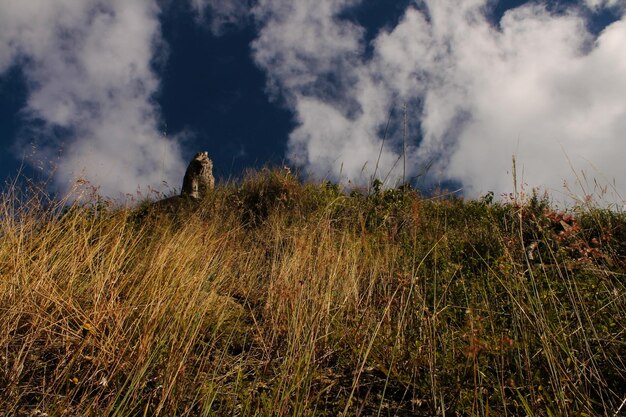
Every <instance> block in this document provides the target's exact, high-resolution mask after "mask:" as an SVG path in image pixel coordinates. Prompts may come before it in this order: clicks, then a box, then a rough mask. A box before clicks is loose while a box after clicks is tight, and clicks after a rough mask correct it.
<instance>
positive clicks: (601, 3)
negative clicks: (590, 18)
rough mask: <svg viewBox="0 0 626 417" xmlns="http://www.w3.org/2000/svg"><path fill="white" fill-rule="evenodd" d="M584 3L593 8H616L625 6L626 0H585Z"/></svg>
mask: <svg viewBox="0 0 626 417" xmlns="http://www.w3.org/2000/svg"><path fill="white" fill-rule="evenodd" d="M583 1H584V3H585V4H586V5H587V6H588V7H589V8H591V9H595V10H598V9H602V8H610V7H615V8H618V7H620V8H625V7H626V3H624V0H583Z"/></svg>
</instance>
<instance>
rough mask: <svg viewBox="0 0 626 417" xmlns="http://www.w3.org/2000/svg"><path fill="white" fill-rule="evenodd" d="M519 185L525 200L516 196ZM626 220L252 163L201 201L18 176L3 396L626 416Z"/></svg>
mask: <svg viewBox="0 0 626 417" xmlns="http://www.w3.org/2000/svg"><path fill="white" fill-rule="evenodd" d="M520 200H523V201H520ZM625 271H626V216H625V215H624V214H623V213H618V212H615V211H609V210H604V209H600V208H585V209H582V208H573V209H571V210H569V211H568V212H565V213H563V212H557V211H555V210H554V209H553V208H551V206H550V204H549V203H548V202H547V201H546V200H545V199H542V198H538V197H537V196H531V197H530V198H528V199H519V198H518V199H517V201H516V200H513V201H510V202H506V203H498V202H493V201H492V195H487V196H485V198H483V199H482V200H480V201H466V200H463V199H460V198H456V197H450V196H448V197H438V198H423V197H421V196H420V195H419V194H418V193H416V192H415V191H412V190H410V189H409V188H408V187H404V188H402V189H391V190H383V189H381V188H380V184H378V183H375V184H374V186H373V188H372V190H371V191H370V192H369V193H367V192H358V191H354V192H352V193H351V194H349V195H346V194H344V193H342V192H341V191H340V189H339V187H338V186H336V185H334V184H329V183H323V184H302V183H301V182H300V181H298V180H297V178H295V177H294V176H293V175H292V174H290V173H289V171H288V170H265V171H262V172H258V173H251V174H249V175H248V176H247V177H246V178H244V179H243V180H242V181H241V183H239V184H228V185H222V186H218V188H217V189H216V190H215V191H214V192H213V193H212V194H211V195H210V196H209V197H208V198H207V199H206V200H205V201H203V202H202V204H201V205H200V208H199V209H198V210H196V211H190V210H189V209H185V210H182V209H181V210H179V211H178V212H173V213H168V212H164V211H161V212H159V210H155V209H154V208H151V207H150V206H149V205H147V204H144V205H143V206H142V207H141V208H137V209H128V208H114V207H111V206H110V205H109V204H107V202H106V201H105V200H102V199H98V198H96V199H92V200H90V202H89V203H82V204H78V203H75V204H72V205H67V204H66V203H64V202H59V203H54V202H49V201H47V200H45V198H44V195H43V194H41V193H37V192H32V191H31V192H26V193H25V194H21V195H17V194H16V191H15V189H11V190H8V191H7V192H5V193H4V194H3V196H2V201H1V203H0V314H1V316H2V320H0V410H2V412H4V414H6V415H29V416H44V415H48V416H60V415H84V416H159V415H160V416H197V415H198V416H227V415H238V416H252V415H258V416H338V415H344V416H412V415H417V416H419V415H424V416H432V415H463V416H465V415H481V416H488V415H490V416H495V415H498V416H507V415H508V416H521V415H528V416H555V415H576V416H592V415H594V416H595V415H610V416H612V415H618V414H620V413H623V412H624V410H625V409H626V406H625V405H624V402H625V400H626V337H625V336H626V321H625V320H624V318H625V317H626V298H625V296H626V286H625V283H626V281H625V279H624V278H625Z"/></svg>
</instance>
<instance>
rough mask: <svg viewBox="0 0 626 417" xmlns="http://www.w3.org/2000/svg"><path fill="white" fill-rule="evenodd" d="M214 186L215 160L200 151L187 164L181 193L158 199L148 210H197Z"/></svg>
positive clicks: (161, 211) (165, 211)
mask: <svg viewBox="0 0 626 417" xmlns="http://www.w3.org/2000/svg"><path fill="white" fill-rule="evenodd" d="M214 187H215V179H214V178H213V162H212V161H211V160H210V159H209V154H208V153H207V152H198V153H196V155H195V156H194V157H193V159H192V160H191V162H190V163H189V166H187V171H186V172H185V177H184V178H183V188H182V190H181V192H180V195H175V196H172V197H168V198H164V199H162V200H159V201H156V202H154V203H152V204H151V205H150V206H149V208H148V211H150V212H156V213H171V214H176V213H181V212H187V211H189V210H192V211H193V210H196V209H197V208H198V207H199V202H200V200H202V199H203V198H204V197H206V196H207V195H208V193H209V192H210V191H211V190H212V189H213V188H214Z"/></svg>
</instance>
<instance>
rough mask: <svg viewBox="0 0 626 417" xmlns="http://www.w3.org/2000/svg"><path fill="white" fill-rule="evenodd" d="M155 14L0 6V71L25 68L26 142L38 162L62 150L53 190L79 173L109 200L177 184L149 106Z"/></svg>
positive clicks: (147, 6)
mask: <svg viewBox="0 0 626 417" xmlns="http://www.w3.org/2000/svg"><path fill="white" fill-rule="evenodd" d="M158 13H159V9H158V6H157V5H156V2H154V1H140V2H135V1H125V0H107V1H99V0H56V1H47V0H30V1H8V0H1V1H0V74H1V73H2V72H4V71H6V70H7V69H8V68H9V67H11V66H12V65H20V66H21V68H22V71H23V73H24V76H25V78H26V81H27V84H28V88H29V95H28V101H27V104H26V107H25V108H24V109H23V115H24V117H26V118H27V119H28V120H30V122H31V126H32V129H30V131H29V132H27V135H28V136H27V137H25V138H24V139H25V140H27V141H31V140H34V141H35V142H37V143H38V148H37V149H38V153H37V154H36V155H35V157H36V158H38V159H42V160H49V159H56V158H55V157H54V155H55V154H56V153H57V152H58V149H59V148H62V149H61V153H60V155H61V156H60V160H59V161H58V166H57V168H56V172H55V177H54V181H55V184H56V186H57V187H58V188H59V189H61V190H67V189H68V187H69V186H70V185H71V184H72V182H73V181H74V180H75V179H76V178H78V177H80V178H83V179H86V180H88V181H90V182H92V183H93V184H95V185H98V186H100V190H101V192H102V193H103V194H105V195H111V196H117V195H118V194H119V193H120V192H121V193H133V192H135V191H136V190H137V188H138V187H141V188H142V189H143V190H144V191H146V189H147V188H148V187H153V188H157V189H162V188H163V187H162V185H163V184H162V182H163V181H166V182H168V183H169V186H170V187H177V186H178V185H179V184H178V181H179V180H180V177H181V173H182V172H184V164H183V161H182V158H181V153H180V149H179V148H178V146H177V144H176V143H175V142H173V141H171V140H169V139H166V138H165V137H164V136H163V135H162V133H161V132H160V131H159V129H158V119H159V114H158V110H157V109H156V108H155V105H154V104H153V101H152V96H153V94H154V93H155V92H156V91H157V88H158V85H159V81H158V79H157V77H156V76H155V74H154V72H153V69H152V68H151V62H152V60H153V59H154V58H155V57H154V53H155V50H156V47H157V46H158V44H159V42H160V41H161V38H160V27H159V20H158ZM35 126H36V127H35Z"/></svg>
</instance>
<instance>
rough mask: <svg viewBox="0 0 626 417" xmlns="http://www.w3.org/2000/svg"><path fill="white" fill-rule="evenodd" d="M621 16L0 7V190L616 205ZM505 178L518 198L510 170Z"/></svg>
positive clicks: (278, 7)
mask: <svg viewBox="0 0 626 417" xmlns="http://www.w3.org/2000/svg"><path fill="white" fill-rule="evenodd" d="M625 97H626V0H552V1H540V0H536V1H523V0H502V1H498V0H463V1H458V0H396V1H389V0H315V1H313V0H310V1H309V0H296V1H294V0H231V1H228V2H224V1H221V0H178V1H175V0H144V1H139V2H135V1H133V2H129V1H126V0H106V1H105V0H56V1H54V2H51V1H48V0H24V1H19V2H17V1H13V0H0V145H1V148H0V149H1V152H0V177H2V178H5V181H9V180H10V179H12V178H14V177H15V176H16V175H17V173H18V172H22V173H23V175H25V176H28V177H33V178H39V179H47V180H49V184H50V185H49V187H50V188H51V189H52V190H53V191H56V192H59V193H64V192H67V191H68V190H70V189H71V188H72V186H73V184H75V183H76V181H77V180H86V181H88V182H89V183H90V184H93V185H95V186H97V187H98V189H99V191H100V193H102V194H103V195H107V196H110V197H119V196H123V195H127V194H131V195H132V194H135V193H137V192H140V193H143V194H147V193H149V192H151V190H158V191H162V192H166V193H174V192H177V191H179V190H180V186H181V183H182V178H183V175H184V171H185V168H186V165H187V163H188V161H189V160H190V159H191V158H192V157H193V155H194V153H195V152H197V151H200V150H204V151H208V153H209V156H210V157H211V158H212V159H213V165H214V173H215V175H216V177H217V178H218V180H221V181H225V180H228V179H232V178H238V177H240V176H241V175H242V172H244V170H245V169H247V168H259V167H262V166H265V165H278V166H282V165H286V166H290V167H292V168H293V169H297V170H298V171H299V172H301V173H302V175H303V176H304V177H306V178H311V179H315V180H331V181H339V182H341V183H342V184H344V185H346V186H363V185H366V184H367V183H368V182H370V181H371V179H372V178H379V179H381V180H383V181H384V182H385V185H386V186H390V187H393V186H397V185H399V184H401V183H402V182H411V183H412V184H413V185H415V186H417V187H418V188H420V189H423V190H424V191H426V192H427V191H428V190H432V189H433V188H438V187H447V188H451V189H455V190H456V189H458V190H460V191H459V192H460V193H462V194H463V195H465V196H467V197H470V198H475V197H479V196H481V195H484V194H486V193H487V192H490V191H491V192H494V193H495V194H496V195H497V196H499V195H503V194H508V193H511V192H512V191H513V188H514V183H516V184H517V187H518V189H524V190H527V191H530V190H531V189H533V188H535V187H538V188H540V189H541V190H547V191H548V192H550V193H551V194H552V195H554V196H555V198H556V199H562V198H565V197H567V196H569V197H567V198H570V197H575V198H584V197H585V196H586V195H592V194H595V195H602V197H603V198H605V199H609V200H610V202H615V203H616V204H619V205H623V204H624V201H625V199H626V163H624V161H623V159H624V156H625V155H626V134H625V133H624V132H626V98H625ZM513 157H514V158H515V168H516V170H515V173H516V178H517V179H516V181H515V182H514V181H513V173H512V166H513V162H512V159H513Z"/></svg>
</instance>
